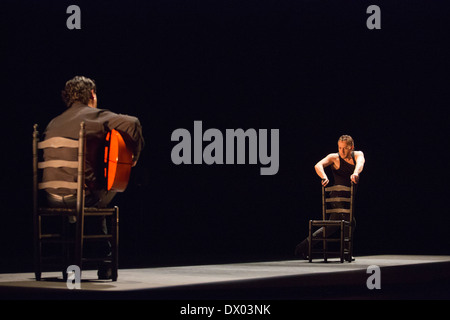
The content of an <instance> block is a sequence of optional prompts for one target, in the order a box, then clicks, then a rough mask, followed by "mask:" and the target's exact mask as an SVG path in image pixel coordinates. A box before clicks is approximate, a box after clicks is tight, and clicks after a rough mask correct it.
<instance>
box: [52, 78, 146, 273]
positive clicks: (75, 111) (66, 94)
mask: <svg viewBox="0 0 450 320" xmlns="http://www.w3.org/2000/svg"><path fill="white" fill-rule="evenodd" d="M62 99H63V101H64V102H65V104H66V106H67V109H66V110H65V111H64V112H63V113H61V114H60V115H58V116H57V117H55V118H54V119H53V120H51V121H50V123H49V124H48V126H47V128H46V130H45V133H44V135H45V138H44V139H50V138H52V137H65V138H71V139H78V137H79V131H80V123H81V122H84V123H85V128H86V163H85V184H86V196H85V204H86V206H91V207H99V208H104V207H107V206H108V204H109V203H110V202H111V201H112V199H113V198H114V196H115V195H116V192H114V191H108V190H107V188H106V180H105V177H104V146H105V139H106V135H107V133H108V132H109V131H111V130H112V129H115V130H117V131H119V132H120V133H121V134H122V136H123V138H124V140H125V142H126V144H127V147H129V148H130V149H131V150H132V152H133V161H134V163H133V164H134V165H135V164H136V162H137V161H138V159H139V155H140V153H141V150H142V148H143V146H144V138H143V135H142V126H141V124H140V121H139V119H138V118H136V117H133V116H128V115H124V114H117V113H114V112H111V111H109V110H106V109H99V108H97V88H96V84H95V82H94V80H92V79H89V78H86V77H82V76H76V77H74V78H73V79H71V80H69V81H67V82H66V85H65V88H64V90H63V91H62ZM44 159H45V160H46V161H49V160H69V161H77V150H75V149H69V148H56V149H54V148H47V149H45V150H44ZM76 179H77V169H76V168H45V169H44V174H43V181H52V180H58V181H68V182H74V181H76ZM47 199H48V202H49V205H50V206H52V207H69V208H70V207H75V206H76V194H75V191H74V190H70V189H64V188H61V189H47ZM72 222H74V221H72ZM91 231H92V232H96V233H97V232H99V231H100V232H104V233H106V231H107V230H106V223H105V219H104V218H101V220H99V221H98V223H97V224H94V228H93V229H91ZM88 232H89V231H88ZM109 249H110V248H109V246H108V247H107V248H105V247H103V248H101V249H100V248H97V249H96V252H97V253H99V252H100V251H101V254H105V255H107V254H109ZM109 273H110V270H102V269H101V268H100V267H99V278H101V279H106V278H108V274H109Z"/></svg>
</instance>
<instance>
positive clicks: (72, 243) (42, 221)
mask: <svg viewBox="0 0 450 320" xmlns="http://www.w3.org/2000/svg"><path fill="white" fill-rule="evenodd" d="M46 148H74V149H77V150H78V151H77V154H78V160H77V161H65V160H51V161H43V158H42V153H43V149H46ZM85 150H86V132H85V124H84V122H83V123H81V124H80V133H79V139H78V140H73V139H68V138H63V137H55V138H50V139H48V140H45V141H42V142H40V141H39V132H38V130H37V125H36V124H35V125H34V130H33V219H34V249H35V250H34V251H35V253H34V255H35V256H34V262H35V276H36V280H38V281H39V280H41V274H42V272H43V269H44V267H46V268H51V266H53V267H55V266H57V267H58V268H61V269H60V270H62V272H63V277H64V279H66V278H67V273H66V269H67V267H68V266H70V265H76V266H78V267H79V268H80V271H81V270H83V267H85V266H87V265H88V264H90V263H96V265H98V263H103V264H104V265H106V266H110V267H111V271H112V276H111V279H112V280H113V281H116V280H117V276H118V246H119V238H118V236H119V208H118V207H114V208H95V207H85V160H86V155H85ZM50 167H53V168H58V167H65V168H72V170H77V181H76V182H66V181H45V182H42V172H43V169H45V168H50ZM49 188H51V189H59V188H66V189H70V190H73V192H74V193H75V194H76V206H75V207H74V208H52V207H49V206H48V205H47V203H44V202H46V197H45V192H43V190H45V189H49ZM101 216H104V217H106V218H107V219H108V220H110V224H111V225H110V226H109V228H108V230H109V231H108V234H94V235H93V234H89V235H86V234H85V232H84V231H85V225H86V224H88V223H89V222H91V221H89V219H90V218H91V217H101ZM51 217H53V218H51ZM69 217H71V219H73V218H75V220H76V222H74V225H75V232H74V233H75V234H74V235H73V236H70V235H69V234H68V232H67V230H68V228H69ZM50 219H53V221H54V219H57V220H59V221H60V222H61V225H60V227H58V232H54V231H52V232H45V231H44V229H45V226H46V223H48V224H51V222H50V221H49V220H50ZM97 219H98V218H97ZM58 225H59V223H58ZM72 233H73V232H72ZM91 241H106V242H109V244H110V245H111V252H112V254H111V256H108V257H98V258H97V257H90V258H87V257H85V256H84V255H83V248H84V245H85V242H91ZM51 243H53V244H55V243H56V244H57V246H58V247H60V248H62V250H61V254H53V256H48V255H46V254H44V252H43V247H44V246H49V245H50V244H51ZM69 250H70V251H71V252H72V253H73V254H70V255H69ZM58 252H59V249H58Z"/></svg>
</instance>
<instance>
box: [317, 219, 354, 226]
mask: <svg viewBox="0 0 450 320" xmlns="http://www.w3.org/2000/svg"><path fill="white" fill-rule="evenodd" d="M342 222H343V223H344V225H346V226H347V225H350V222H349V221H345V220H311V224H312V225H313V226H340V225H341V223H342Z"/></svg>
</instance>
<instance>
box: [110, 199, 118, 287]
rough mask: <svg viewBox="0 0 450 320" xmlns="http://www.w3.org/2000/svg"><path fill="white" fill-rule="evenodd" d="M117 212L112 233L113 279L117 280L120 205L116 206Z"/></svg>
mask: <svg viewBox="0 0 450 320" xmlns="http://www.w3.org/2000/svg"><path fill="white" fill-rule="evenodd" d="M114 210H115V214H114V216H113V221H112V230H111V232H112V235H113V244H112V261H111V263H112V267H111V270H112V277H111V278H112V281H117V277H118V275H119V271H118V270H119V207H117V206H116V207H114Z"/></svg>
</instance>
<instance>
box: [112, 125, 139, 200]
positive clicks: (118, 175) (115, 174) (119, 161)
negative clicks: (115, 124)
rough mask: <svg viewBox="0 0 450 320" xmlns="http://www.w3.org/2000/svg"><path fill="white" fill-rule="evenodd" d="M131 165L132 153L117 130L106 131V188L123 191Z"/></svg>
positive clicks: (128, 177)
mask: <svg viewBox="0 0 450 320" xmlns="http://www.w3.org/2000/svg"><path fill="white" fill-rule="evenodd" d="M132 165H133V153H132V152H131V151H130V150H129V149H128V148H127V146H126V144H125V141H124V139H123V137H122V135H121V134H120V133H119V132H118V131H117V130H112V131H110V132H108V134H107V136H106V145H105V179H106V186H107V190H111V191H116V192H123V191H125V189H126V188H127V185H128V180H129V179H130V172H131V167H132Z"/></svg>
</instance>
